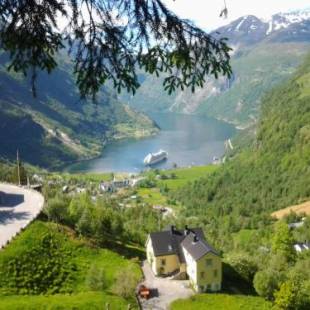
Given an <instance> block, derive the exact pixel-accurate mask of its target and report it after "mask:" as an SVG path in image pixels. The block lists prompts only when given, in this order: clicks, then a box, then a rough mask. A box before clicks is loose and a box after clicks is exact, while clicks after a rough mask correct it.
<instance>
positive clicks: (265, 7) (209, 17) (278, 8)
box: [163, 0, 310, 30]
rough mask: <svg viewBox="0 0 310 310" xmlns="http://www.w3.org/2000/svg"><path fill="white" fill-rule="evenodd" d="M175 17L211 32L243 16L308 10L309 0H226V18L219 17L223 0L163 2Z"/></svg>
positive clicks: (168, 0) (261, 15)
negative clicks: (189, 21)
mask: <svg viewBox="0 0 310 310" xmlns="http://www.w3.org/2000/svg"><path fill="white" fill-rule="evenodd" d="M163 1H164V2H165V3H166V4H167V6H168V7H169V8H170V9H172V10H173V11H174V12H175V13H176V14H177V15H179V16H180V17H183V18H188V19H190V20H193V21H194V22H195V23H196V24H197V25H198V26H200V27H202V28H204V29H206V30H212V29H215V28H217V27H219V26H222V25H224V24H227V23H229V22H231V21H232V20H235V19H237V18H238V17H240V16H244V15H250V14H251V15H256V16H257V17H262V18H268V17H270V16H271V15H272V14H275V13H278V12H286V11H292V10H298V9H304V8H310V1H309V0H226V4H227V8H228V14H229V15H228V18H227V19H226V20H225V19H223V18H220V17H219V13H220V11H221V10H222V9H223V7H224V0H163Z"/></svg>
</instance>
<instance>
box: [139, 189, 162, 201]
mask: <svg viewBox="0 0 310 310" xmlns="http://www.w3.org/2000/svg"><path fill="white" fill-rule="evenodd" d="M137 195H138V196H139V197H141V198H142V200H143V202H145V203H148V204H150V205H167V198H166V197H165V196H163V195H162V194H161V193H160V190H159V189H158V188H138V190H137Z"/></svg>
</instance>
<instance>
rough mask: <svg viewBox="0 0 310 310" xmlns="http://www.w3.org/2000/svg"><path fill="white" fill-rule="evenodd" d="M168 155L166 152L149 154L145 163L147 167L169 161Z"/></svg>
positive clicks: (160, 151)
mask: <svg viewBox="0 0 310 310" xmlns="http://www.w3.org/2000/svg"><path fill="white" fill-rule="evenodd" d="M167 157H168V153H167V152H166V151H164V150H159V151H158V152H157V153H149V154H148V155H146V156H145V158H144V160H143V162H144V164H145V165H154V164H157V163H159V162H161V161H163V160H165V159H167Z"/></svg>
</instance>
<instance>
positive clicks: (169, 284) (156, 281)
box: [140, 261, 194, 310]
mask: <svg viewBox="0 0 310 310" xmlns="http://www.w3.org/2000/svg"><path fill="white" fill-rule="evenodd" d="M142 270H143V273H144V277H145V280H144V282H143V283H141V284H144V285H145V286H147V287H148V288H150V289H152V291H153V292H156V291H157V292H156V293H155V294H154V295H155V296H154V297H152V298H150V299H148V300H144V299H143V300H140V301H141V303H142V308H143V309H147V310H150V309H152V310H166V309H169V305H170V303H171V302H172V301H174V300H176V299H180V298H188V297H190V296H192V295H194V292H193V290H192V289H191V288H190V287H189V281H180V280H170V279H169V278H160V277H155V276H154V274H153V271H152V270H151V266H150V265H149V263H148V262H147V261H144V262H143V265H142ZM156 295H157V296H156Z"/></svg>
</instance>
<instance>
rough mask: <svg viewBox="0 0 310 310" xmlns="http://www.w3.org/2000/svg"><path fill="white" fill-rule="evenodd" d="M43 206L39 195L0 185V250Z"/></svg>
mask: <svg viewBox="0 0 310 310" xmlns="http://www.w3.org/2000/svg"><path fill="white" fill-rule="evenodd" d="M43 205H44V198H43V196H42V195H41V194H40V193H38V192H36V191H33V190H29V189H25V188H21V187H18V186H15V185H9V184H2V183H0V249H1V248H2V247H3V246H5V245H6V244H7V242H9V241H10V240H11V239H12V238H13V237H14V236H15V235H16V234H17V233H18V232H19V231H20V230H21V229H22V228H24V227H26V226H27V225H28V224H29V223H30V222H31V221H32V220H33V219H34V218H36V217H37V215H38V214H39V213H40V211H41V210H42V208H43Z"/></svg>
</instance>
